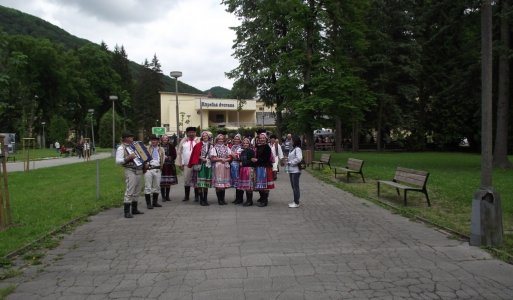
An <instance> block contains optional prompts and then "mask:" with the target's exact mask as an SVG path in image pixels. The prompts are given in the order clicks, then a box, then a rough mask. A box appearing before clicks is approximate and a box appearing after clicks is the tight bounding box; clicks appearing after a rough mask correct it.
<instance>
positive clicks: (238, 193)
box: [233, 190, 244, 204]
mask: <svg viewBox="0 0 513 300" xmlns="http://www.w3.org/2000/svg"><path fill="white" fill-rule="evenodd" d="M242 202H244V191H243V190H235V201H233V204H242Z"/></svg>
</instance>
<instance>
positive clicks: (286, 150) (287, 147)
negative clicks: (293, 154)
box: [282, 133, 294, 156]
mask: <svg viewBox="0 0 513 300" xmlns="http://www.w3.org/2000/svg"><path fill="white" fill-rule="evenodd" d="M293 143H294V142H293V141H292V134H290V133H288V134H287V138H286V139H285V140H284V141H283V144H282V145H283V146H282V147H283V155H284V156H288V155H289V152H290V150H292V147H293Z"/></svg>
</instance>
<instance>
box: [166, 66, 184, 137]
mask: <svg viewBox="0 0 513 300" xmlns="http://www.w3.org/2000/svg"><path fill="white" fill-rule="evenodd" d="M169 75H171V77H173V78H174V79H175V95H176V135H177V136H178V137H180V121H179V120H178V111H179V110H178V77H182V72H181V71H171V73H169Z"/></svg>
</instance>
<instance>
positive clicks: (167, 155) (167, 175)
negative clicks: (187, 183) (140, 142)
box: [160, 135, 190, 202]
mask: <svg viewBox="0 0 513 300" xmlns="http://www.w3.org/2000/svg"><path fill="white" fill-rule="evenodd" d="M160 146H161V147H162V149H164V165H163V166H162V174H161V177H160V194H161V195H162V202H166V201H171V199H169V191H170V190H171V186H172V185H176V184H178V177H177V176H176V166H175V160H176V148H175V145H173V144H171V143H170V142H169V136H167V135H163V136H161V137H160ZM189 189H190V187H189Z"/></svg>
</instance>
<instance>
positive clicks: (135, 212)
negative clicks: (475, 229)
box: [132, 201, 144, 215]
mask: <svg viewBox="0 0 513 300" xmlns="http://www.w3.org/2000/svg"><path fill="white" fill-rule="evenodd" d="M132 215H144V213H143V212H142V211H139V210H138V209H137V201H132Z"/></svg>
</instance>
